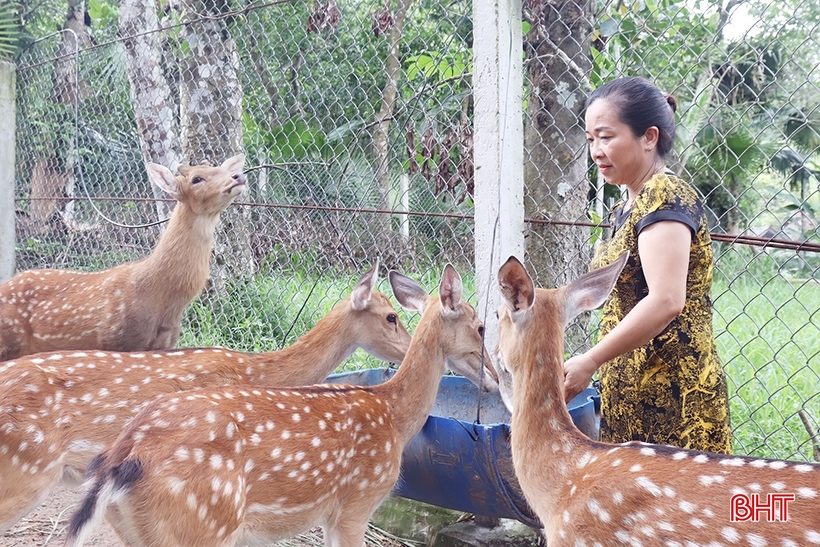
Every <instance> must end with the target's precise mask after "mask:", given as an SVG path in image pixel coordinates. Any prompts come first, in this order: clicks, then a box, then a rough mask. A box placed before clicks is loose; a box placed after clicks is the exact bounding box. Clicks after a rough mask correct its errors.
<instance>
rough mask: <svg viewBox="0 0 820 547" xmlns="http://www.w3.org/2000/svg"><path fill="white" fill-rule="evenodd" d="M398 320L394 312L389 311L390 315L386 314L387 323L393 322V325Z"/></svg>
mask: <svg viewBox="0 0 820 547" xmlns="http://www.w3.org/2000/svg"><path fill="white" fill-rule="evenodd" d="M398 320H399V318H398V317H396V314H395V313H391V314H390V315H388V316H387V322H388V323H393V324H394V325H395V324H396V322H397V321H398Z"/></svg>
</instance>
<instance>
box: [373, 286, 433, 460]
mask: <svg viewBox="0 0 820 547" xmlns="http://www.w3.org/2000/svg"><path fill="white" fill-rule="evenodd" d="M437 305H438V300H436V301H435V303H434V304H431V305H430V308H433V309H428V310H425V314H424V315H423V316H422V318H421V320H420V321H419V324H418V325H417V326H416V331H415V333H413V340H412V341H411V342H410V347H409V348H408V350H407V355H405V357H404V360H403V361H402V362H401V365H400V366H399V370H398V371H397V372H396V374H395V375H394V376H393V377H392V378H391V379H390V380H388V381H387V382H385V383H383V384H380V385H378V386H376V387H375V388H374V390H373V391H374V393H375V394H376V395H378V396H380V397H382V398H384V399H385V400H386V401H387V402H388V404H389V405H390V408H391V411H392V418H391V419H392V421H393V424H394V426H395V427H396V429H397V431H398V434H399V437H400V439H401V441H402V446H404V445H406V444H407V443H408V442H410V439H412V438H413V436H414V435H415V434H416V433H418V432H419V431H420V430H421V428H422V426H424V422H426V421H427V417H428V416H429V415H430V411H431V410H432V409H433V405H434V404H435V402H436V395H437V394H438V386H439V384H440V383H441V377H442V375H443V374H444V371H445V363H444V351H443V349H442V347H441V344H440V343H439V337H440V335H441V333H442V328H443V327H442V325H441V320H440V313H439V311H438V309H437V308H436V306H437Z"/></svg>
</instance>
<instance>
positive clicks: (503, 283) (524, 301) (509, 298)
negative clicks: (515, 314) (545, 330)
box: [498, 256, 535, 311]
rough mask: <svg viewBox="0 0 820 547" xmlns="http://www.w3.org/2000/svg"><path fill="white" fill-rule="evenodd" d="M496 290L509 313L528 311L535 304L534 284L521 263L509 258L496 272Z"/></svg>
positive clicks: (512, 257)
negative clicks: (502, 298) (499, 292)
mask: <svg viewBox="0 0 820 547" xmlns="http://www.w3.org/2000/svg"><path fill="white" fill-rule="evenodd" d="M498 289H499V291H501V296H502V297H504V302H505V303H506V304H507V307H508V308H510V311H522V310H528V309H530V308H531V307H532V305H533V303H534V302H535V284H534V283H533V281H532V277H530V274H529V273H527V269H526V268H525V267H524V265H523V264H521V262H520V261H519V260H518V259H517V258H515V257H514V256H511V257H510V258H508V259H507V262H505V263H504V265H503V266H501V269H500V270H498Z"/></svg>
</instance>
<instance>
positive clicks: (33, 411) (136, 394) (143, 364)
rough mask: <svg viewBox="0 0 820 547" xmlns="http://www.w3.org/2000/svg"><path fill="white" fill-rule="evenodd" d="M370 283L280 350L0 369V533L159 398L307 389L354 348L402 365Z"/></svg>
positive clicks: (101, 358)
mask: <svg viewBox="0 0 820 547" xmlns="http://www.w3.org/2000/svg"><path fill="white" fill-rule="evenodd" d="M377 279H378V273H377V266H374V267H372V268H371V269H370V270H368V271H367V272H366V273H365V274H364V275H363V276H362V278H361V280H360V281H359V282H358V284H357V285H356V287H355V288H354V289H353V291H352V292H351V293H350V295H349V296H348V297H347V298H345V299H344V300H342V301H341V302H339V303H338V304H337V305H336V306H334V308H333V309H332V310H331V311H330V312H328V313H327V315H325V316H324V317H323V318H322V319H320V320H319V322H318V323H317V324H316V325H315V326H314V327H313V328H312V329H311V330H310V331H309V332H307V333H305V334H304V335H302V336H301V337H299V338H298V339H297V340H296V342H294V343H293V344H292V345H291V346H289V347H287V348H284V349H282V350H279V351H272V352H268V353H261V354H253V353H243V352H238V351H231V350H228V349H224V348H192V349H180V350H171V351H161V352H144V353H115V352H102V351H98V352H66V353H39V354H36V355H33V356H27V357H24V358H20V359H18V360H14V361H10V362H7V363H2V364H0V470H2V471H1V472H0V533H3V532H4V531H5V530H7V529H8V528H10V527H11V526H12V525H13V524H14V523H15V522H16V521H17V520H19V519H20V518H21V517H22V516H23V515H25V514H26V513H28V512H29V511H30V510H32V509H33V508H35V507H36V506H37V505H39V503H40V502H41V501H42V500H43V499H45V497H46V496H47V495H48V494H49V492H51V491H52V490H53V489H54V487H55V486H56V485H57V484H59V483H60V482H63V483H65V484H67V485H68V486H79V484H80V483H81V482H82V478H83V476H84V474H85V471H86V468H87V466H88V464H89V462H90V461H91V460H92V458H93V457H94V456H95V455H96V454H98V453H99V452H100V451H102V450H103V449H104V448H105V447H106V446H108V445H109V444H110V443H112V442H113V441H114V440H115V439H116V438H117V435H118V434H119V433H120V432H121V431H122V429H123V428H124V427H125V426H126V425H127V423H128V422H129V421H130V420H131V419H132V418H133V417H134V416H135V415H136V414H137V413H138V412H139V411H140V410H141V409H142V408H144V407H145V406H146V405H147V404H148V403H149V402H150V401H151V399H153V398H154V397H156V396H157V395H159V394H162V393H170V392H177V391H181V390H185V389H192V388H197V387H217V386H223V385H226V384H238V383H242V384H257V385H275V386H293V385H304V384H313V383H316V382H320V381H322V380H323V379H324V378H325V377H327V375H328V374H330V373H331V372H333V370H334V369H335V368H336V367H337V366H338V365H339V363H341V362H342V361H343V360H344V359H346V358H347V357H348V356H350V354H352V353H353V351H355V350H356V348H359V347H361V348H363V349H364V350H365V351H367V352H368V353H370V354H371V355H373V356H375V357H377V358H379V359H383V360H385V361H391V362H396V363H398V362H401V360H402V359H403V358H404V355H405V353H406V352H407V348H408V347H409V345H410V335H409V334H408V333H407V330H406V329H405V328H404V325H403V324H402V322H401V320H400V319H399V318H398V316H397V315H396V311H395V309H394V308H393V306H392V305H391V303H390V301H389V300H388V298H387V297H386V296H384V295H383V294H382V293H380V292H376V291H375V287H376V282H377ZM476 378H477V377H476ZM476 381H477V379H476ZM485 384H487V385H490V384H489V382H485Z"/></svg>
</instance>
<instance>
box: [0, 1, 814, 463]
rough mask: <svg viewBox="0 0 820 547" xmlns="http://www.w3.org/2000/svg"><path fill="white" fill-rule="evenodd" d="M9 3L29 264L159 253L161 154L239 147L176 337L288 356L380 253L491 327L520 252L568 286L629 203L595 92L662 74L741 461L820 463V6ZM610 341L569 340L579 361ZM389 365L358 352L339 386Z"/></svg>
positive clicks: (21, 210)
mask: <svg viewBox="0 0 820 547" xmlns="http://www.w3.org/2000/svg"><path fill="white" fill-rule="evenodd" d="M2 6H3V10H4V11H7V12H8V13H4V16H3V20H4V21H5V23H0V24H3V25H6V24H8V20H6V19H5V17H8V16H9V14H10V16H11V20H12V22H15V23H16V24H20V25H21V26H22V32H21V33H19V34H18V35H17V41H16V42H15V45H16V47H17V49H16V50H15V53H14V55H13V57H10V59H11V61H12V63H13V66H14V70H13V71H12V72H11V76H9V78H10V79H7V80H6V83H8V82H9V81H11V82H15V83H14V85H15V86H16V88H15V89H16V102H15V103H14V109H15V110H14V111H15V112H16V119H15V121H16V123H11V120H10V119H4V120H3V121H4V123H3V125H2V127H0V132H2V133H3V134H4V136H3V139H6V142H8V140H9V139H10V140H11V142H14V143H16V144H15V145H14V150H15V159H14V165H13V166H8V165H4V166H3V167H5V168H7V169H9V170H11V168H12V167H13V173H14V211H13V219H14V220H13V223H14V225H15V232H16V240H15V243H14V251H13V252H14V259H15V265H14V266H15V268H16V269H17V270H22V269H28V268H46V267H47V268H73V269H82V270H96V269H101V268H106V267H109V266H112V265H115V264H118V263H121V262H123V261H126V260H131V259H135V258H139V257H142V256H145V255H147V254H148V253H149V252H150V250H151V248H152V247H153V245H154V244H155V242H156V239H157V236H158V235H159V234H160V233H161V231H162V230H163V226H164V224H163V221H164V220H165V219H166V218H167V216H168V214H169V210H170V206H171V205H172V202H171V201H169V200H168V199H166V198H167V196H164V195H163V194H162V192H161V191H160V190H158V189H156V188H151V187H150V185H149V183H148V179H147V176H146V171H145V167H144V162H146V161H152V162H156V163H160V164H162V165H166V166H167V167H169V168H171V169H175V168H176V166H177V165H179V164H180V163H200V162H203V161H209V162H211V163H219V162H221V161H222V160H224V159H225V158H227V157H229V156H232V155H234V154H235V153H237V152H244V153H245V154H247V158H248V159H247V161H246V167H247V174H248V178H249V181H250V183H249V185H248V186H249V190H248V192H247V193H246V194H244V195H243V196H241V197H240V198H239V200H238V201H237V202H236V203H235V204H234V205H232V206H231V208H229V209H228V211H226V213H224V214H223V216H222V222H221V225H220V227H219V229H218V232H217V244H216V248H215V251H214V260H213V265H212V272H211V273H212V275H211V282H210V284H209V286H208V288H207V290H206V291H205V292H204V293H203V294H202V295H201V296H200V297H199V298H198V299H197V300H196V301H194V303H193V304H192V305H191V306H190V307H189V308H188V311H187V313H186V316H185V319H184V325H183V335H182V339H181V340H180V345H181V346H205V345H224V346H228V347H231V348H236V349H241V350H249V351H268V350H272V349H277V348H281V347H283V346H285V345H287V344H290V343H291V342H293V340H294V339H295V338H296V337H297V336H299V335H300V334H302V333H304V332H305V331H306V330H307V329H308V328H309V327H310V326H311V325H312V324H313V323H314V322H315V321H317V320H318V318H319V317H321V316H322V315H323V314H324V313H325V312H326V311H327V310H329V308H330V307H331V306H332V305H333V304H334V303H336V302H338V301H339V300H340V299H341V298H343V297H344V296H346V295H347V293H348V291H349V290H350V289H351V288H352V286H353V285H354V283H355V281H356V279H357V278H358V276H359V274H361V273H362V272H364V271H365V270H366V269H367V268H369V267H370V266H371V265H372V264H374V263H375V262H376V261H377V260H378V261H379V262H380V264H381V271H382V276H384V274H385V273H386V271H387V269H396V270H399V271H401V272H404V273H407V274H409V275H411V276H413V277H415V278H416V279H418V280H419V281H420V282H421V284H422V285H423V286H424V287H425V288H427V289H429V290H431V291H432V290H434V289H435V286H436V284H437V283H438V276H439V274H440V273H441V270H442V268H443V266H444V265H445V263H447V262H451V263H453V264H454V265H455V266H456V267H457V269H458V270H459V271H460V272H461V274H462V276H463V277H464V279H465V283H466V286H467V288H468V291H467V292H468V294H469V295H470V300H471V301H472V302H473V304H475V305H477V306H478V307H479V309H480V310H481V312H482V313H483V314H484V315H485V317H488V320H487V323H488V326H489V325H490V324H491V323H492V317H493V316H492V315H491V314H488V309H489V310H492V298H493V295H492V288H491V282H492V280H493V276H494V270H493V269H494V268H495V269H497V267H498V265H499V264H500V263H502V262H503V260H505V259H506V256H501V255H502V254H504V253H506V254H507V255H509V254H513V252H514V253H517V254H523V253H524V252H526V260H527V262H528V264H529V265H530V269H531V271H534V272H535V273H536V276H537V279H536V282H537V283H538V284H539V285H540V286H544V287H549V286H555V285H557V284H563V283H565V282H567V281H569V280H572V279H574V278H575V277H577V276H578V275H579V274H580V273H581V272H584V271H586V269H587V267H588V264H589V260H590V257H591V254H592V252H593V250H594V247H595V245H596V242H597V241H599V240H600V239H601V238H603V237H607V233H608V231H607V229H606V227H607V222H608V219H607V212H608V210H609V209H610V207H611V206H612V205H613V204H614V202H616V201H617V200H618V199H619V195H618V194H617V192H618V190H617V189H615V188H613V187H605V185H604V184H603V182H602V180H601V178H600V177H599V176H598V173H597V172H596V171H595V168H594V164H591V163H590V161H589V156H588V152H587V150H586V146H587V145H586V137H585V135H584V131H583V127H582V125H581V124H580V123H579V119H580V118H579V116H580V115H581V112H582V109H583V103H584V97H585V96H586V94H587V93H588V92H589V91H590V90H592V89H594V88H595V87H596V86H598V85H599V84H600V83H601V82H604V81H606V80H608V79H610V78H612V77H615V76H618V75H623V74H629V75H642V76H646V77H648V78H650V79H652V80H653V81H654V82H656V83H657V84H658V85H659V86H660V87H661V88H662V89H664V90H666V91H668V92H670V93H673V94H674V95H675V96H676V97H677V98H678V101H679V104H680V108H679V110H678V114H679V115H678V120H677V121H678V136H677V144H676V149H675V161H674V164H673V165H672V168H673V169H674V170H675V171H676V172H677V173H678V174H680V175H681V176H682V177H683V178H685V179H687V180H689V181H691V182H692V183H693V184H694V185H695V186H696V188H697V189H698V190H699V191H700V193H701V195H702V196H703V199H704V201H705V203H706V204H707V206H708V209H709V214H710V220H711V225H712V234H713V240H714V247H715V256H716V268H715V278H714V285H713V300H714V305H715V316H714V321H715V332H716V335H717V343H718V350H719V355H720V358H721V360H722V362H723V364H724V366H725V368H726V370H727V373H728V376H729V379H730V389H731V393H732V397H731V412H732V426H733V430H734V450H735V452H737V453H739V454H750V455H759V456H769V457H780V458H789V459H799V460H806V459H811V458H812V457H815V458H816V457H817V456H816V454H815V455H814V456H813V453H812V450H813V447H812V443H811V440H810V435H809V430H811V429H816V428H817V424H818V420H820V395H818V393H819V392H820V344H818V339H820V312H818V310H820V286H818V280H820V271H818V266H820V256H818V250H820V232H818V224H817V221H818V218H817V211H818V207H820V187H819V186H818V184H819V183H820V108H818V103H819V101H818V97H820V69H818V64H819V63H818V61H820V47H819V46H820V44H819V43H818V41H817V36H820V30H818V25H819V24H820V5H818V4H817V3H816V2H812V1H809V0H805V1H800V0H784V1H780V2H774V1H771V0H748V1H745V2H738V1H736V0H730V1H709V2H707V1H698V0H686V1H681V2H675V1H669V0H664V1H660V2H655V1H652V0H647V1H638V2H632V3H630V2H626V3H625V2H622V1H617V2H615V1H603V2H600V1H599V2H593V1H591V0H575V1H574V2H554V3H553V2H544V1H538V0H527V1H525V2H524V4H523V6H522V5H520V3H519V4H517V3H515V2H512V3H511V4H510V3H501V4H495V3H491V2H484V1H483V0H476V1H475V3H471V2H467V1H461V0H455V1H449V2H444V1H441V0H395V1H391V2H387V3H380V2H369V1H361V0H350V1H347V2H339V3H337V1H336V0H321V1H320V0H311V1H309V2H293V1H285V0H282V1H274V2H267V3H263V2H250V1H239V0H216V1H208V2H205V1H201V0H181V1H177V0H173V1H170V2H158V3H157V2H155V1H154V0H120V1H119V2H113V1H109V0H89V1H88V2H87V3H81V2H79V1H77V0H69V2H68V6H66V4H65V3H63V2H57V1H51V0H46V1H44V2H33V1H30V0H21V1H11V2H10V1H9V0H4V2H3V3H2ZM499 6H500V7H499ZM505 16H506V17H508V18H507V19H505ZM55 29H60V30H59V31H57V32H55ZM522 120H523V123H522ZM2 157H3V156H2V155H0V158H2ZM0 215H4V216H5V217H4V218H6V219H8V217H9V215H11V211H3V212H2V213H0ZM477 242H478V243H477ZM6 243H8V242H6ZM510 249H512V250H513V252H510ZM380 287H381V288H382V290H385V291H387V290H388V286H387V283H384V282H383V283H381V285H380ZM403 318H404V320H405V321H406V322H408V323H409V324H410V325H411V326H412V325H413V324H414V321H415V320H416V319H417V318H416V317H412V316H404V317H403ZM595 325H596V316H595V315H594V314H593V315H592V316H590V317H587V318H586V319H585V320H584V321H581V322H578V323H576V324H574V325H573V326H572V327H571V328H570V329H569V331H568V339H567V352H568V354H571V353H575V352H577V351H580V350H581V349H583V348H585V347H587V346H588V345H589V344H590V343H592V342H594V340H595V339H596V338H595V337H596V328H595ZM373 366H381V363H378V362H375V361H373V360H370V359H368V358H365V357H364V356H363V355H359V354H356V355H355V356H354V358H352V359H351V360H350V361H348V362H347V363H346V364H345V365H344V369H345V370H353V369H357V368H365V367H373ZM801 411H802V416H801ZM801 418H802V419H801ZM815 450H817V449H815Z"/></svg>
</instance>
